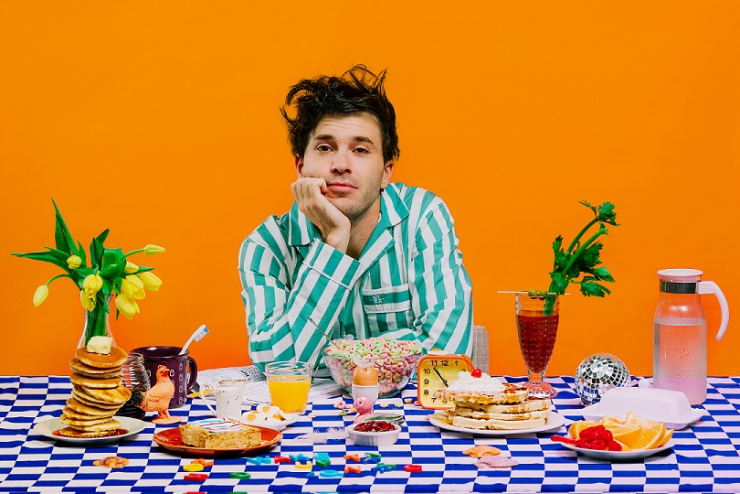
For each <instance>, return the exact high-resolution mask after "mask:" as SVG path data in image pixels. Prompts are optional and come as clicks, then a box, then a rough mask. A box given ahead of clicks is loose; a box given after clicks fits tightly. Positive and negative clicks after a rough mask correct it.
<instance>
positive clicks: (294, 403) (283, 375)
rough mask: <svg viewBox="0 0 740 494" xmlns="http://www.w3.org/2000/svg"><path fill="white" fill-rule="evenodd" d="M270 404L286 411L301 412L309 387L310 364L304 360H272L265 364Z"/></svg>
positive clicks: (304, 407) (304, 405) (306, 402)
mask: <svg viewBox="0 0 740 494" xmlns="http://www.w3.org/2000/svg"><path fill="white" fill-rule="evenodd" d="M265 375H266V376H267V386H268V388H269V389H270V398H271V399H272V405H273V406H276V407H278V408H280V410H282V411H283V412H286V413H294V412H298V413H303V411H304V410H305V409H306V405H307V404H308V390H309V389H311V366H310V365H308V364H307V363H306V362H273V363H271V364H267V365H266V366H265Z"/></svg>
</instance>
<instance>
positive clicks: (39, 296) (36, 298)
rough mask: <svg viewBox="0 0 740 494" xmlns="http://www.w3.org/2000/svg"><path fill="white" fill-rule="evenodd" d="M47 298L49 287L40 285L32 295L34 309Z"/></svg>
mask: <svg viewBox="0 0 740 494" xmlns="http://www.w3.org/2000/svg"><path fill="white" fill-rule="evenodd" d="M48 296H49V287H48V286H46V285H41V286H40V287H38V288H37V289H36V293H34V294H33V305H34V307H38V306H39V305H41V304H43V303H44V300H46V297H48Z"/></svg>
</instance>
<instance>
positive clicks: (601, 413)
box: [582, 388, 704, 429]
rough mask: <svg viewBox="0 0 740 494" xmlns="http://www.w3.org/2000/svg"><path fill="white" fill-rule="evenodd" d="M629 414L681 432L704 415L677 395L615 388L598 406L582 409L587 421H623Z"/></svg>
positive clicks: (683, 397)
mask: <svg viewBox="0 0 740 494" xmlns="http://www.w3.org/2000/svg"><path fill="white" fill-rule="evenodd" d="M629 412H632V413H634V414H636V415H638V416H640V417H642V418H644V419H648V420H654V421H656V422H663V423H665V425H666V427H668V428H670V429H683V428H684V427H686V426H688V425H690V424H692V423H694V422H696V421H697V420H699V418H700V417H701V416H702V415H704V411H703V410H699V409H694V408H691V405H690V404H689V400H688V398H686V395H685V394H683V393H681V392H679V391H671V390H668V389H658V388H614V389H610V390H609V391H607V392H606V393H604V396H603V397H602V398H601V401H600V402H599V403H596V404H595V405H591V406H588V407H586V408H584V409H583V414H582V415H583V418H585V419H586V420H601V418H603V417H605V416H607V415H608V416H611V417H620V418H623V417H626V416H627V414H628V413H629Z"/></svg>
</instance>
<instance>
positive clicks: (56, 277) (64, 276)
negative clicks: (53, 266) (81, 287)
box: [46, 273, 72, 286]
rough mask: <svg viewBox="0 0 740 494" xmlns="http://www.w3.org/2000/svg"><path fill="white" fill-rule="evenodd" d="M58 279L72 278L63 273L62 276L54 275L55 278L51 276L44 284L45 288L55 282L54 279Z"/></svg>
mask: <svg viewBox="0 0 740 494" xmlns="http://www.w3.org/2000/svg"><path fill="white" fill-rule="evenodd" d="M59 278H72V277H71V276H70V275H68V274H67V273H64V274H58V275H56V276H52V277H51V278H50V279H49V281H47V282H46V285H47V286H49V283H51V282H52V281H54V280H56V279H59Z"/></svg>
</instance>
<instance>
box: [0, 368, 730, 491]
mask: <svg viewBox="0 0 740 494" xmlns="http://www.w3.org/2000/svg"><path fill="white" fill-rule="evenodd" d="M507 379H508V380H509V381H511V382H518V381H521V379H519V378H507ZM548 381H549V382H550V383H552V384H553V385H554V386H555V387H556V388H557V389H558V391H559V394H558V396H557V398H555V400H554V403H555V406H556V409H557V411H558V412H559V413H560V414H562V415H564V416H565V417H566V426H567V425H568V424H569V423H570V422H571V421H572V420H579V419H581V418H582V417H581V416H580V415H579V414H580V413H581V410H582V406H581V404H580V400H579V398H578V396H577V395H576V394H575V392H574V388H573V379H572V378H570V377H561V378H552V379H548ZM70 390H71V385H70V383H69V378H68V377H66V376H51V377H19V376H11V377H0V420H1V421H2V422H0V492H29V491H31V492H38V491H65V492H70V491H71V492H87V491H94V492H113V491H119V492H142V491H145V492H196V491H202V492H264V491H267V492H288V491H295V492H301V491H303V492H602V491H610V492H687V491H698V492H708V491H714V492H740V455H739V454H738V449H739V448H740V415H739V411H740V378H735V377H733V378H710V380H709V390H708V397H707V401H706V402H705V403H704V404H703V409H704V410H705V411H706V413H705V414H704V416H703V417H702V418H701V420H700V421H699V422H697V423H695V424H694V425H693V426H692V427H690V428H687V429H684V430H681V431H676V432H675V434H674V436H673V437H674V440H675V446H674V447H673V448H672V449H671V450H667V451H665V452H663V453H659V454H657V455H654V456H652V457H649V458H646V459H644V460H638V461H631V462H620V463H610V462H605V461H598V460H593V459H589V458H587V457H583V456H579V455H576V454H575V453H574V452H572V451H570V450H567V449H566V448H564V447H562V446H561V445H560V444H558V443H554V442H552V441H551V440H550V436H551V435H552V434H553V433H560V434H562V433H564V432H565V428H561V429H560V430H556V431H550V432H545V433H538V434H527V435H522V436H512V437H491V436H475V435H472V434H465V433H457V432H450V431H440V430H439V429H438V428H437V427H435V426H433V425H431V424H430V423H429V421H428V416H429V414H430V411H428V410H424V409H421V408H419V407H417V406H414V405H412V404H405V406H404V410H403V412H404V414H405V417H406V421H407V423H406V425H405V426H404V427H403V430H402V432H401V435H400V438H399V440H398V442H397V443H396V444H395V445H393V446H390V447H385V448H381V450H380V451H378V450H377V449H376V448H367V447H359V446H355V445H353V444H351V443H347V442H346V441H345V440H337V439H332V440H329V441H327V442H326V443H325V444H313V443H311V442H307V441H305V440H299V439H297V438H298V436H301V435H303V434H306V433H309V432H313V431H319V432H323V431H326V430H327V429H329V428H342V427H343V426H345V425H349V424H350V423H351V421H352V418H353V415H346V416H342V415H340V413H339V412H340V410H339V409H337V408H335V406H334V403H335V402H336V400H333V401H332V400H327V401H325V402H319V403H314V404H313V405H309V409H308V410H307V413H309V412H315V414H316V416H315V417H314V418H309V416H307V415H303V416H302V417H301V418H300V420H299V421H297V422H296V423H295V424H294V425H293V426H292V427H289V428H287V429H286V430H284V431H283V433H284V437H283V440H282V442H281V443H280V444H278V445H277V446H276V447H274V448H273V449H272V450H270V451H269V453H267V454H269V456H271V457H274V456H276V455H278V454H279V455H282V456H288V455H291V454H299V453H303V454H304V455H306V456H312V455H314V454H315V453H320V452H325V453H328V455H329V456H330V458H331V467H329V468H333V469H336V470H339V471H342V472H343V471H344V465H345V464H355V465H356V463H353V462H351V461H350V460H345V459H344V456H345V455H346V454H352V453H358V454H360V456H364V454H365V453H366V452H368V451H370V452H379V453H380V454H381V455H382V461H383V463H387V464H395V465H398V467H397V468H396V469H394V470H390V471H387V472H382V473H379V472H376V471H372V470H371V467H372V465H362V467H363V471H362V473H361V474H351V473H348V474H347V475H345V476H344V477H341V478H322V477H321V476H320V475H319V476H309V475H307V474H306V472H305V471H303V470H299V469H298V468H297V467H296V466H295V465H294V464H274V463H271V464H263V465H254V464H252V463H250V462H248V461H247V458H245V457H237V458H221V459H216V462H215V465H214V466H213V467H211V468H206V471H205V472H206V473H208V474H209V477H208V479H207V480H205V481H204V482H202V483H201V482H191V481H186V480H184V476H185V475H186V473H187V472H185V471H183V466H184V465H186V464H189V463H190V462H191V461H192V458H190V457H182V456H178V455H177V454H173V453H171V452H168V451H165V450H163V449H160V448H159V447H158V446H157V445H156V444H155V443H153V442H152V436H153V435H154V433H155V432H157V431H161V430H164V429H167V428H170V427H173V426H156V427H155V426H154V425H152V424H151V423H149V424H148V425H147V427H146V428H145V429H144V431H142V432H140V433H139V434H137V435H136V436H133V437H131V438H127V439H125V440H124V441H122V442H120V443H113V444H108V445H104V446H101V447H94V448H93V447H88V448H83V447H79V446H70V445H66V444H65V443H61V442H55V441H53V440H50V439H47V438H45V437H43V436H39V435H37V434H34V433H31V432H29V431H30V429H31V428H32V427H33V425H34V424H35V423H37V422H41V421H43V420H46V419H49V418H53V417H59V415H60V414H61V410H62V408H63V407H64V404H65V401H66V400H67V398H68V397H69V396H70ZM404 396H405V397H415V391H414V390H412V389H407V390H405V391H404ZM171 412H172V414H173V415H176V416H179V417H182V418H183V419H184V420H187V421H192V420H197V419H201V418H205V417H208V416H210V414H209V411H208V409H207V408H206V407H205V405H204V404H203V403H202V402H201V401H200V400H194V401H192V402H188V404H187V405H186V406H185V407H183V408H179V409H175V410H172V411H171ZM475 445H493V446H496V447H498V448H500V449H502V450H504V453H503V454H508V455H510V456H511V457H512V458H513V459H515V460H516V461H517V462H518V463H519V465H518V466H516V467H513V468H510V469H508V468H507V469H488V470H483V469H481V470H479V469H478V468H477V467H476V466H475V465H474V463H475V461H476V460H475V459H473V458H470V457H469V456H466V455H464V454H462V451H464V450H465V449H468V448H470V447H472V446H475ZM111 455H118V456H121V457H124V458H127V459H128V460H129V462H130V463H129V464H128V465H126V466H125V467H124V468H122V469H113V470H109V469H107V468H103V467H98V466H94V465H93V462H94V461H95V460H96V459H100V458H104V457H106V456H111ZM412 463H413V464H417V465H421V466H422V468H423V470H422V471H421V472H419V473H409V472H406V471H404V470H403V469H402V466H403V465H407V464H412ZM320 471H321V468H319V467H314V469H313V473H314V474H317V473H319V472H320ZM232 472H249V473H250V474H251V478H250V479H248V480H239V479H235V478H232V477H231V476H230V473H232Z"/></svg>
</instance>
